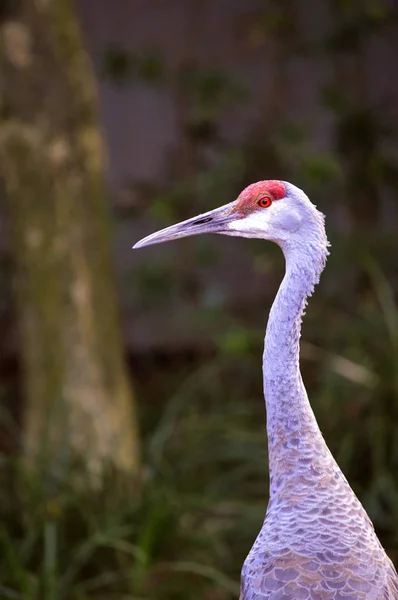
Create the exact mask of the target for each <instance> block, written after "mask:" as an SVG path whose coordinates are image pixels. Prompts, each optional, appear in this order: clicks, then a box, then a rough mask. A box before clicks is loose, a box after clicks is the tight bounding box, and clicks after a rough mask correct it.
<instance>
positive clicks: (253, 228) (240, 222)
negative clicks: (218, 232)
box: [228, 213, 265, 233]
mask: <svg viewBox="0 0 398 600" xmlns="http://www.w3.org/2000/svg"><path fill="white" fill-rule="evenodd" d="M262 223H263V227H265V222H264V221H263V219H259V218H258V217H257V216H256V215H255V213H250V214H249V215H247V217H244V218H243V219H237V220H236V221H231V223H228V229H232V230H233V231H238V232H241V233H256V232H258V231H259V230H261V229H262V228H263V227H261V225H262Z"/></svg>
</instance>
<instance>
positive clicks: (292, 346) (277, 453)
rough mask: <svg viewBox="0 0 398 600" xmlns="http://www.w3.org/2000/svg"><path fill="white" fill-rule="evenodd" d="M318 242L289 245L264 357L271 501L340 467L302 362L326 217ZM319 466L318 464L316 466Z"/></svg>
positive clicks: (323, 255)
mask: <svg viewBox="0 0 398 600" xmlns="http://www.w3.org/2000/svg"><path fill="white" fill-rule="evenodd" d="M318 215H319V217H318V223H317V225H318V226H317V227H316V230H315V231H314V236H313V239H311V238H312V236H310V237H309V239H307V240H306V241H305V242H303V243H302V244H283V245H282V249H283V252H284V255H285V260H286V272H285V276H284V279H283V281H282V284H281V287H280V289H279V291H278V294H277V296H276V298H275V301H274V303H273V305H272V308H271V311H270V316H269V320H268V325H267V331H266V336H265V342H264V355H263V377H264V394H265V399H266V408H267V433H268V449H269V465H270V496H271V499H272V498H273V497H275V495H278V494H280V493H281V491H282V490H283V489H284V488H285V487H286V485H285V484H286V483H287V482H289V487H290V488H291V487H292V486H294V481H295V480H297V481H299V482H300V485H302V481H303V480H302V474H303V470H305V469H307V470H308V466H309V464H311V463H314V464H315V463H316V469H319V468H321V469H322V467H321V464H322V462H323V463H324V466H325V468H327V469H330V468H332V469H333V465H335V467H336V469H337V470H339V469H338V466H337V464H336V463H335V461H334V459H333V458H332V455H331V454H330V452H329V450H328V448H327V446H326V444H325V441H324V439H323V437H322V434H321V432H320V430H319V427H318V424H317V422H316V419H315V416H314V413H313V411H312V408H311V406H310V403H309V401H308V396H307V392H306V390H305V387H304V384H303V381H302V377H301V373H300V364H299V348H300V335H301V321H302V317H303V314H304V310H305V307H306V304H307V298H308V296H310V295H311V294H312V292H313V290H314V286H315V285H316V284H317V283H318V281H319V277H320V274H321V272H322V271H323V268H324V266H325V262H326V257H327V254H328V250H327V247H328V241H327V238H326V234H325V230H324V226H323V216H322V215H321V214H320V213H317V216H318ZM313 467H314V468H315V466H314V465H313Z"/></svg>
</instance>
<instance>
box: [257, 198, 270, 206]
mask: <svg viewBox="0 0 398 600" xmlns="http://www.w3.org/2000/svg"><path fill="white" fill-rule="evenodd" d="M257 204H258V205H259V206H260V207H261V208H268V207H269V206H271V204H272V198H271V196H261V198H259V199H258V200H257Z"/></svg>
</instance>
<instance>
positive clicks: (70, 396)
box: [0, 0, 139, 473]
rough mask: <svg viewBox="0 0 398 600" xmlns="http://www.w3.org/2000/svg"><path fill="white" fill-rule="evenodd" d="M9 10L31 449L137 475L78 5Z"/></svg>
mask: <svg viewBox="0 0 398 600" xmlns="http://www.w3.org/2000/svg"><path fill="white" fill-rule="evenodd" d="M6 5H7V6H6ZM0 19H1V21H0V43H1V47H0V51H1V55H0V94H1V97H0V165H1V166H0V168H1V170H2V177H3V179H4V183H5V188H6V193H7V212H8V217H9V225H10V239H11V244H12V251H13V253H14V259H15V271H16V277H15V279H16V281H15V283H16V286H15V291H16V302H17V306H18V310H19V319H20V340H21V342H20V347H21V353H22V358H23V365H24V377H25V393H26V410H25V442H26V443H25V451H26V454H27V456H28V458H29V459H32V460H36V459H37V457H38V456H41V457H43V458H44V459H45V460H46V464H53V466H58V465H59V461H60V459H62V460H64V459H65V458H68V457H69V458H72V457H74V456H77V457H80V458H83V460H84V462H85V464H86V466H87V468H88V469H89V472H91V473H100V472H102V467H103V466H104V465H105V464H108V465H111V466H113V467H116V468H117V469H121V470H127V471H129V472H131V473H134V472H135V473H137V472H138V469H139V444H138V435H137V427H136V422H135V419H134V414H133V413H134V411H133V408H134V406H133V398H132V394H131V390H130V386H129V381H128V377H127V373H126V367H125V362H124V357H123V349H122V340H121V335H120V330H119V323H118V315H117V301H116V295H115V282H114V279H113V273H112V265H111V257H110V231H109V224H110V218H109V215H108V212H107V202H106V198H105V193H104V190H105V186H104V181H103V167H104V161H103V154H102V144H101V139H100V134H99V130H98V125H97V115H96V98H95V94H94V83H93V78H92V72H91V66H90V64H89V61H88V58H87V55H86V53H85V51H84V49H83V46H82V41H81V36H80V32H79V28H78V25H77V21H76V15H75V14H74V11H73V9H72V7H71V4H70V2H69V0H36V1H33V0H20V1H19V0H11V1H10V2H8V3H7V2H6V4H5V3H4V0H2V4H0ZM49 461H50V463H49Z"/></svg>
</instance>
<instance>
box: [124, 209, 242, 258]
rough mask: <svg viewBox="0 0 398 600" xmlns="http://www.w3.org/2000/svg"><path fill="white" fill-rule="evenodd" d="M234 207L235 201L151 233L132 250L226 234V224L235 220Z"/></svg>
mask: <svg viewBox="0 0 398 600" xmlns="http://www.w3.org/2000/svg"><path fill="white" fill-rule="evenodd" d="M235 206H236V201H234V202H230V203H229V204H225V205H224V206H221V207H220V208H216V209H214V210H210V211H209V212H207V213H203V214H202V215H198V216H196V217H193V218H191V219H187V220H186V221H181V223H177V224H176V225H171V227H166V228H165V229H161V230H160V231H157V232H156V233H151V235H148V236H147V237H144V238H143V239H142V240H140V241H139V242H137V243H136V244H135V245H134V246H133V249H135V248H142V247H143V246H151V245H152V244H160V243H162V242H170V241H171V240H178V239H179V238H183V237H188V236H189V235H199V234H200V233H226V232H227V230H228V228H227V224H228V223H230V222H231V221H232V220H234V219H235V218H236V213H234V208H235Z"/></svg>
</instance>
